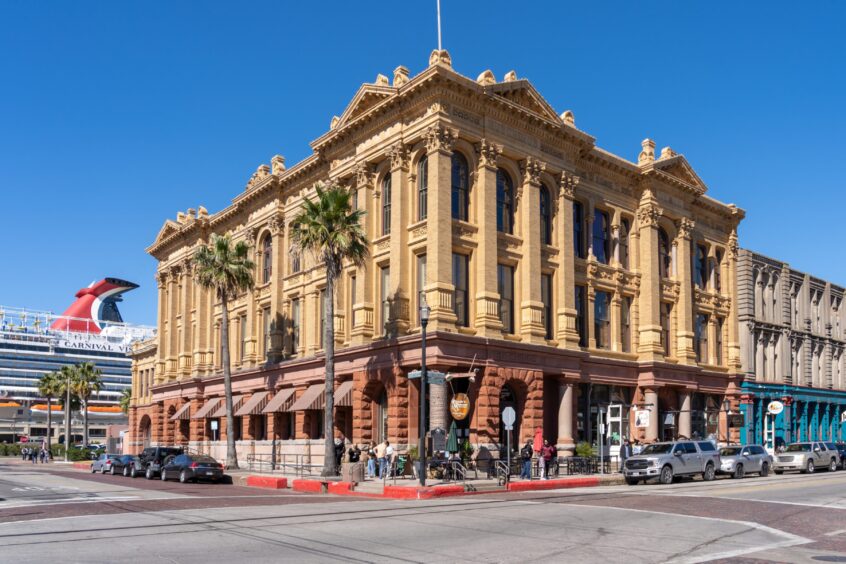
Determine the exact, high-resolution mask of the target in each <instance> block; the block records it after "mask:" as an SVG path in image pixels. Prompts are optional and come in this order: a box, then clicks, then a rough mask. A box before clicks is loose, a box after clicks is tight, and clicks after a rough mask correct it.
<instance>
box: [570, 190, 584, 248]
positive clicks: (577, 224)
mask: <svg viewBox="0 0 846 564" xmlns="http://www.w3.org/2000/svg"><path fill="white" fill-rule="evenodd" d="M584 223H585V212H584V207H583V206H582V203H581V202H573V252H574V253H575V255H576V258H581V259H583V258H585V235H584Z"/></svg>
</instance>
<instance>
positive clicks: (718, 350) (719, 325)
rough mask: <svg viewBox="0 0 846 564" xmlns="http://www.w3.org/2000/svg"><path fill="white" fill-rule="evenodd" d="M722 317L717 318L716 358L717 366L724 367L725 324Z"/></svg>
mask: <svg viewBox="0 0 846 564" xmlns="http://www.w3.org/2000/svg"><path fill="white" fill-rule="evenodd" d="M724 321H725V319H723V318H722V317H718V318H717V342H716V343H714V356H716V358H717V366H722V365H723V322H724Z"/></svg>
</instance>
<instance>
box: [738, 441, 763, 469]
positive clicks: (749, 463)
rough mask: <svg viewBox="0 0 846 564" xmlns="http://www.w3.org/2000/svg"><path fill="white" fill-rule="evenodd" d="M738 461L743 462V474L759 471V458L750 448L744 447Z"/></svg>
mask: <svg viewBox="0 0 846 564" xmlns="http://www.w3.org/2000/svg"><path fill="white" fill-rule="evenodd" d="M740 459H741V461H742V462H743V470H744V471H745V472H757V471H759V470H760V469H761V457H760V456H758V455H757V454H755V453H754V452H753V451H752V449H751V448H750V447H744V448H743V449H742V450H741V451H740Z"/></svg>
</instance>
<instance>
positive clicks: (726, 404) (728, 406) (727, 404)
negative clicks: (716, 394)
mask: <svg viewBox="0 0 846 564" xmlns="http://www.w3.org/2000/svg"><path fill="white" fill-rule="evenodd" d="M723 411H725V412H726V444H730V443H731V429H730V428H729V419H730V418H731V401H730V400H729V399H728V398H726V399H724V400H723Z"/></svg>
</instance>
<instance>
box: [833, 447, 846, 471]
mask: <svg viewBox="0 0 846 564" xmlns="http://www.w3.org/2000/svg"><path fill="white" fill-rule="evenodd" d="M834 446H836V447H837V454H839V455H840V469H841V470H843V469H846V443H834Z"/></svg>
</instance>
